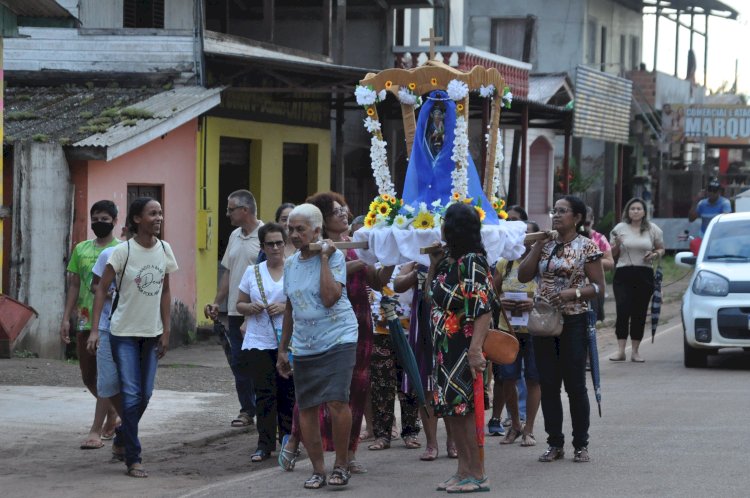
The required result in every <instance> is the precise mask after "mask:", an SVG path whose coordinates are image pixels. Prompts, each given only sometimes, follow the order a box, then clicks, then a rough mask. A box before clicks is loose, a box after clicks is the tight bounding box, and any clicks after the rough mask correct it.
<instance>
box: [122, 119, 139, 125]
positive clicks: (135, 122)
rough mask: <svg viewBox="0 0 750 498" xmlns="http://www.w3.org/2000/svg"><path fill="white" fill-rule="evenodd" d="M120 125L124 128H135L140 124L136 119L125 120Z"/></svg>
mask: <svg viewBox="0 0 750 498" xmlns="http://www.w3.org/2000/svg"><path fill="white" fill-rule="evenodd" d="M120 123H122V125H123V126H135V125H137V124H138V121H137V120H135V119H124V120H122V121H120Z"/></svg>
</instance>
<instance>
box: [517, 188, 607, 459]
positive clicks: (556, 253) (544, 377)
mask: <svg viewBox="0 0 750 498" xmlns="http://www.w3.org/2000/svg"><path fill="white" fill-rule="evenodd" d="M550 215H551V216H552V229H553V230H556V231H557V238H555V239H551V238H548V239H546V240H540V241H538V242H536V243H535V244H534V245H533V246H532V248H531V252H529V254H528V255H527V256H526V257H525V258H524V260H523V261H522V262H521V266H520V267H519V269H518V280H519V281H520V282H529V281H530V280H531V279H533V278H535V277H536V278H537V282H538V284H539V286H538V288H537V296H540V297H543V298H545V299H547V300H548V301H549V302H550V303H551V304H552V305H553V306H556V307H557V308H559V309H560V310H561V311H562V314H563V320H564V324H563V330H562V333H561V334H560V335H559V336H557V337H534V339H533V340H534V353H535V355H536V356H535V357H536V365H537V369H538V371H539V383H540V385H541V388H542V413H543V415H544V430H545V431H546V432H547V444H548V445H549V447H548V448H547V451H545V452H544V453H543V454H542V456H540V457H539V461H540V462H552V461H554V460H559V459H561V458H563V457H564V456H565V451H564V450H563V445H564V442H565V436H564V435H563V431H562V422H563V410H562V401H561V398H560V387H561V384H562V383H565V391H566V392H567V393H568V398H569V400H570V413H571V420H572V425H573V447H574V448H575V455H574V459H573V460H574V461H575V462H588V461H589V453H588V443H589V435H588V429H589V398H588V394H587V392H586V351H587V350H586V348H587V345H588V337H587V323H588V322H587V319H588V309H589V307H588V306H589V305H588V301H589V300H590V299H591V298H593V297H594V296H596V295H600V296H603V295H604V285H605V284H604V271H603V270H602V264H601V261H600V259H601V257H602V253H601V251H600V250H599V248H598V247H597V246H596V244H594V243H593V242H592V241H591V240H589V239H587V238H585V237H583V236H582V235H581V234H580V233H579V232H580V231H581V229H582V228H583V223H584V221H585V219H586V205H585V204H584V203H583V201H582V200H581V199H579V198H578V197H575V196H570V195H567V196H565V197H562V198H561V199H559V200H558V201H557V202H556V203H555V207H554V209H552V211H551V212H550ZM587 278H588V281H589V282H591V283H590V284H586V279H587Z"/></svg>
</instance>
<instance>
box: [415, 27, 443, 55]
mask: <svg viewBox="0 0 750 498" xmlns="http://www.w3.org/2000/svg"><path fill="white" fill-rule="evenodd" d="M420 41H426V42H430V60H435V42H439V41H443V37H442V36H435V30H434V29H433V28H430V36H428V37H427V38H422V39H421V40H420Z"/></svg>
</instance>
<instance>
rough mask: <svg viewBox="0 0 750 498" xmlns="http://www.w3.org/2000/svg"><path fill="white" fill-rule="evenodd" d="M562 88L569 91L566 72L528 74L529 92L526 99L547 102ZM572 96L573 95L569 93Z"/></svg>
mask: <svg viewBox="0 0 750 498" xmlns="http://www.w3.org/2000/svg"><path fill="white" fill-rule="evenodd" d="M561 89H564V90H565V91H566V92H568V93H570V87H569V86H568V83H567V75H566V74H543V75H534V74H532V75H530V76H529V94H528V97H527V98H528V99H529V100H533V101H535V102H541V103H543V104H548V103H549V101H550V100H552V97H554V96H555V95H557V93H558V92H559V91H560V90H561ZM569 96H570V98H571V99H572V98H573V95H572V94H571V95H569Z"/></svg>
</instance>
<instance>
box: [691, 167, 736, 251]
mask: <svg viewBox="0 0 750 498" xmlns="http://www.w3.org/2000/svg"><path fill="white" fill-rule="evenodd" d="M722 190H723V189H722V188H721V184H720V183H719V180H716V179H713V180H711V181H710V182H708V187H707V188H706V190H705V191H704V190H702V191H701V192H700V193H699V194H698V197H699V198H700V200H699V201H697V204H696V202H695V200H694V202H693V207H692V208H691V209H690V213H689V214H688V219H689V220H690V221H691V222H692V221H694V220H696V219H698V217H700V218H701V237H703V235H704V234H705V233H706V228H708V224H709V223H710V222H711V220H712V219H713V218H714V216H716V215H717V214H722V213H731V212H732V205H731V204H730V203H729V199H727V198H726V197H724V196H722V195H721V191H722ZM706 192H707V194H706Z"/></svg>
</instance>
